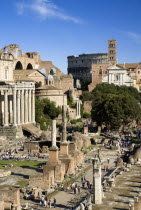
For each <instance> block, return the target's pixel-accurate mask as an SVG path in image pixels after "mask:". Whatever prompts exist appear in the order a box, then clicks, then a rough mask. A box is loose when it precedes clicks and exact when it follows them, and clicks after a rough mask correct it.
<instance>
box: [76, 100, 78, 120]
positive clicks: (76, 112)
mask: <svg viewBox="0 0 141 210" xmlns="http://www.w3.org/2000/svg"><path fill="white" fill-rule="evenodd" d="M76 106H77V107H76V116H77V118H78V115H79V113H78V99H77V102H76Z"/></svg>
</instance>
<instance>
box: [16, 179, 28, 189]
mask: <svg viewBox="0 0 141 210" xmlns="http://www.w3.org/2000/svg"><path fill="white" fill-rule="evenodd" d="M28 184H29V181H28V180H22V181H19V182H17V184H16V186H19V187H21V188H22V187H24V186H26V185H28Z"/></svg>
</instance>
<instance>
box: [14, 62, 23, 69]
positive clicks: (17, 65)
mask: <svg viewBox="0 0 141 210" xmlns="http://www.w3.org/2000/svg"><path fill="white" fill-rule="evenodd" d="M15 70H23V65H22V63H21V62H20V61H18V62H17V63H16V65H15Z"/></svg>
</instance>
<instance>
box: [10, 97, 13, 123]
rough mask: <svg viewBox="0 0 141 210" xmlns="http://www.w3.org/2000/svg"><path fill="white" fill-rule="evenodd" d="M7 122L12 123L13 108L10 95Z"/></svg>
mask: <svg viewBox="0 0 141 210" xmlns="http://www.w3.org/2000/svg"><path fill="white" fill-rule="evenodd" d="M9 123H10V124H12V123H13V109H12V100H11V97H9Z"/></svg>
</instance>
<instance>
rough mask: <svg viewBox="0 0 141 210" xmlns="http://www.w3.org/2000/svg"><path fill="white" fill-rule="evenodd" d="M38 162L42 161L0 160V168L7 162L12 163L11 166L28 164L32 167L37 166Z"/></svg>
mask: <svg viewBox="0 0 141 210" xmlns="http://www.w3.org/2000/svg"><path fill="white" fill-rule="evenodd" d="M40 163H43V162H42V161H38V162H37V161H29V160H23V161H14V160H0V169H1V168H2V169H3V168H5V167H4V166H5V165H9V164H12V165H13V166H29V167H32V168H38V165H39V164H40ZM8 168H9V167H8ZM6 169H7V168H6Z"/></svg>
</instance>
